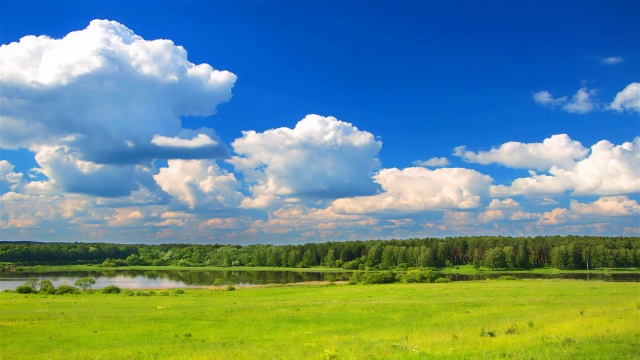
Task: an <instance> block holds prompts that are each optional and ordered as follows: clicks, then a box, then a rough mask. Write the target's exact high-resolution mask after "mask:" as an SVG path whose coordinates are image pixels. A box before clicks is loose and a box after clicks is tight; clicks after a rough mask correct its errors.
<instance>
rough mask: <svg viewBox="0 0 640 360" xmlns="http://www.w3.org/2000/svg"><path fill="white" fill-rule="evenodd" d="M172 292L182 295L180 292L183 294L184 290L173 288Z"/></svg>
mask: <svg viewBox="0 0 640 360" xmlns="http://www.w3.org/2000/svg"><path fill="white" fill-rule="evenodd" d="M173 294H174V295H182V294H184V290H182V289H174V290H173Z"/></svg>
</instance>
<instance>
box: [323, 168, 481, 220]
mask: <svg viewBox="0 0 640 360" xmlns="http://www.w3.org/2000/svg"><path fill="white" fill-rule="evenodd" d="M374 179H375V181H376V182H377V183H378V184H380V185H381V186H382V188H383V189H384V191H383V192H382V193H380V194H378V195H373V196H361V197H354V198H345V199H338V200H336V201H334V202H333V207H334V209H335V210H336V212H338V213H346V214H373V213H394V212H400V213H414V212H420V211H428V210H442V209H473V208H476V207H478V206H479V205H480V200H481V196H482V195H484V194H486V193H487V192H488V189H489V186H490V185H491V182H492V181H493V180H492V179H491V177H490V176H487V175H483V174H481V173H479V172H477V171H475V170H469V169H461V168H440V169H436V170H429V169H426V168H422V167H412V168H406V169H402V170H400V169H396V168H392V169H382V170H380V172H378V174H377V175H376V176H375V177H374Z"/></svg>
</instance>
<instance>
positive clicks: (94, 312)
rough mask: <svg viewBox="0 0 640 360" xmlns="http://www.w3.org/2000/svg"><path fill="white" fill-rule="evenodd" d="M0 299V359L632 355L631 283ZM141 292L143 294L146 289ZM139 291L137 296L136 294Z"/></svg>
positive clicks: (636, 351) (638, 331)
mask: <svg viewBox="0 0 640 360" xmlns="http://www.w3.org/2000/svg"><path fill="white" fill-rule="evenodd" d="M184 292H185V293H184V294H180V295H177V294H174V293H171V294H170V295H168V296H163V295H160V293H159V292H157V294H155V295H151V296H135V295H134V296H127V295H124V294H103V293H101V292H99V291H94V292H85V293H82V294H78V295H71V294H67V295H41V294H30V295H22V294H16V293H8V292H3V293H0V350H1V351H0V356H1V357H2V358H3V359H442V358H446V359H569V358H571V359H637V358H639V357H640V326H639V325H640V296H639V295H640V288H639V285H638V283H611V282H602V281H591V282H586V281H570V280H518V281H499V280H487V281H471V282H452V283H443V284H399V283H396V284H385V285H343V284H340V285H334V286H326V285H289V286H287V285H280V286H275V285H274V286H260V287H244V288H237V290H236V291H226V290H225V288H224V287H223V288H222V290H217V289H216V288H212V289H185V290H184ZM144 293H145V294H146V295H148V294H149V292H148V291H146V292H144ZM140 294H142V292H140Z"/></svg>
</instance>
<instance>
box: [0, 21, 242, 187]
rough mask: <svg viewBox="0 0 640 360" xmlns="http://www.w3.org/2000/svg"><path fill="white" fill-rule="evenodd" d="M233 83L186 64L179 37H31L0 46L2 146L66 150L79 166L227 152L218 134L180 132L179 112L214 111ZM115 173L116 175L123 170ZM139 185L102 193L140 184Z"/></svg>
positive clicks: (112, 31) (111, 33)
mask: <svg viewBox="0 0 640 360" xmlns="http://www.w3.org/2000/svg"><path fill="white" fill-rule="evenodd" d="M235 81H236V76H235V75H234V74H232V73H230V72H228V71H219V70H214V69H213V68H212V67H211V66H210V65H208V64H200V65H195V64H193V63H191V62H189V61H188V59H187V52H186V51H185V49H184V48H182V47H181V46H176V45H175V44H174V43H173V42H172V41H170V40H152V41H147V40H144V39H143V38H141V37H140V36H138V35H136V34H134V33H133V32H132V31H131V30H130V29H128V28H126V27H125V26H124V25H122V24H119V23H117V22H115V21H107V20H94V21H92V22H91V23H90V24H89V26H88V27H87V28H86V29H84V30H81V31H75V32H71V33H69V34H67V35H66V36H65V37H64V38H62V39H52V38H49V37H46V36H38V37H36V36H26V37H23V38H22V39H20V41H19V42H14V43H11V44H8V45H2V46H0V86H1V87H2V94H1V97H0V105H1V106H2V114H1V116H0V122H1V126H2V132H1V133H0V142H1V144H2V145H1V146H2V147H3V148H8V149H15V148H28V149H30V150H32V151H34V152H41V151H43V149H51V148H57V149H62V148H64V149H67V150H65V151H66V152H67V153H69V154H71V153H73V154H74V156H75V157H76V160H78V161H84V162H87V163H92V164H100V165H103V164H113V165H118V166H120V165H122V164H132V165H133V164H144V163H145V162H149V161H151V160H152V159H172V158H182V159H193V158H198V159H200V158H214V157H222V156H226V154H227V150H226V147H225V146H224V145H223V144H222V143H221V142H220V141H219V139H218V137H217V136H216V134H215V132H214V131H213V130H211V129H200V130H187V129H183V128H182V125H181V120H180V116H183V115H194V116H207V115H211V114H213V113H214V112H215V109H216V106H217V105H218V104H220V103H222V102H225V101H228V100H229V99H230V97H231V88H232V87H233V85H234V83H235ZM47 151H48V150H47ZM38 156H39V157H40V158H41V159H42V158H43V156H46V155H42V154H39V155H38ZM49 164H52V162H49ZM116 167H117V166H114V168H113V169H111V170H109V171H115V172H121V171H123V169H122V168H117V169H116ZM130 168H131V166H130ZM105 171H106V170H105ZM57 173H60V171H57ZM47 175H54V171H49V174H47ZM132 179H133V180H132V182H131V183H129V184H128V185H127V186H125V187H123V188H121V189H120V190H117V191H116V190H114V191H111V190H108V191H106V192H104V193H103V194H104V195H106V196H111V195H113V194H120V193H122V192H126V191H128V190H129V189H131V188H135V181H136V180H135V179H134V178H132ZM53 180H55V181H58V183H60V184H62V185H64V184H65V181H62V180H60V179H53ZM87 186H91V184H87ZM64 190H66V191H75V190H74V187H70V188H69V187H65V188H64ZM85 192H86V191H85ZM90 192H92V193H95V194H98V193H100V191H99V189H98V190H96V191H90Z"/></svg>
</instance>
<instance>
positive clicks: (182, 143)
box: [151, 134, 218, 148]
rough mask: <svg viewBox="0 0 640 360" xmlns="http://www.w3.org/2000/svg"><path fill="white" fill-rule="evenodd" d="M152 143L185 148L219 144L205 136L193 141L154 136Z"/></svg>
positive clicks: (201, 135)
mask: <svg viewBox="0 0 640 360" xmlns="http://www.w3.org/2000/svg"><path fill="white" fill-rule="evenodd" d="M151 143H152V144H154V145H157V146H167V147H184V148H197V147H203V146H210V145H217V144H218V142H217V141H215V140H213V139H211V138H210V137H208V136H207V135H205V134H198V135H196V136H195V137H194V138H192V139H181V138H177V137H168V136H162V135H154V136H153V139H151Z"/></svg>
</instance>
